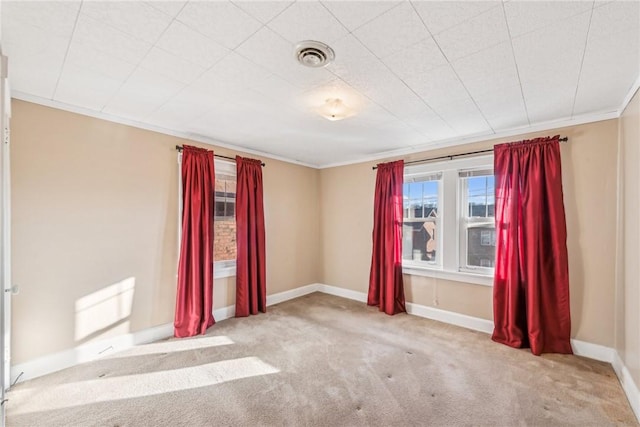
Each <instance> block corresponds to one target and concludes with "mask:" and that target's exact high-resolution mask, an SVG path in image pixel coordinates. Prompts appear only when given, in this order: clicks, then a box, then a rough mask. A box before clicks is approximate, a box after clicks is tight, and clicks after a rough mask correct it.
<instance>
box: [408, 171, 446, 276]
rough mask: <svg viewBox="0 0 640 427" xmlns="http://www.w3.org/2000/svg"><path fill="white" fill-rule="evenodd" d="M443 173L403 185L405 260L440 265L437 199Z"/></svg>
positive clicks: (420, 177) (414, 179) (423, 177)
mask: <svg viewBox="0 0 640 427" xmlns="http://www.w3.org/2000/svg"><path fill="white" fill-rule="evenodd" d="M441 175H442V174H439V173H436V174H428V175H423V176H417V177H414V178H411V181H413V182H405V183H404V185H403V215H402V216H403V222H402V236H403V237H402V238H403V242H402V258H403V259H406V260H411V261H425V262H427V263H429V264H432V265H438V264H439V256H438V254H439V252H440V251H439V250H438V236H439V235H440V230H439V226H440V221H439V220H438V200H439V198H440V178H441Z"/></svg>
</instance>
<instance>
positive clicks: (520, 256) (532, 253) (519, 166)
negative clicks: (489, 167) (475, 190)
mask: <svg viewBox="0 0 640 427" xmlns="http://www.w3.org/2000/svg"><path fill="white" fill-rule="evenodd" d="M558 139H559V137H558V136H554V137H553V138H538V139H534V140H531V141H522V142H516V143H510V144H500V145H496V146H495V147H494V162H495V165H494V174H495V185H496V233H497V236H496V267H495V277H494V287H493V313H494V321H495V329H494V331H493V336H492V339H493V340H494V341H497V342H500V343H503V344H506V345H508V346H511V347H516V348H524V347H531V352H532V353H533V354H536V355H540V354H541V353H565V354H571V353H572V351H571V343H570V337H571V316H570V308H569V267H568V257H567V227H566V222H565V214H564V204H563V200H562V171H561V165H560V144H559V141H558Z"/></svg>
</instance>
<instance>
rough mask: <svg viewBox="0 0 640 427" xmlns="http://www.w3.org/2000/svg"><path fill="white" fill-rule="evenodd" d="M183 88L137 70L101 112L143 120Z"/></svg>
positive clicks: (181, 85) (153, 74) (157, 76)
mask: <svg viewBox="0 0 640 427" xmlns="http://www.w3.org/2000/svg"><path fill="white" fill-rule="evenodd" d="M183 87H184V85H183V84H182V83H179V82H176V81H174V80H171V79H168V78H166V77H163V76H161V75H159V74H157V73H153V72H151V71H147V70H144V69H142V68H138V69H137V70H136V71H135V72H134V73H133V74H132V75H131V77H129V79H128V80H127V82H126V83H125V84H124V85H123V86H122V87H121V88H120V90H119V91H118V93H117V94H116V95H115V96H114V97H113V99H111V101H109V103H108V104H107V106H106V107H105V108H104V109H103V111H104V112H105V113H108V114H115V115H118V116H121V117H126V118H130V119H133V120H144V118H145V117H146V116H148V115H149V114H150V113H152V112H153V111H154V110H155V109H157V108H159V107H160V106H161V105H162V104H164V103H165V102H166V101H167V100H168V99H169V98H171V97H172V96H174V95H176V94H177V93H178V92H179V91H180V90H181V89H182V88H183Z"/></svg>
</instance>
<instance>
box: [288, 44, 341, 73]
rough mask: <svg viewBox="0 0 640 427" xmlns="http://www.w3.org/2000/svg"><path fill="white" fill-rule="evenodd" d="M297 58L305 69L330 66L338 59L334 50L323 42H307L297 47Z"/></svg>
mask: <svg viewBox="0 0 640 427" xmlns="http://www.w3.org/2000/svg"><path fill="white" fill-rule="evenodd" d="M295 56H296V59H297V60H298V62H299V63H301V64H302V65H304V66H305V67H311V68H320V67H324V66H326V65H328V64H329V63H331V61H333V60H334V58H335V57H336V55H335V53H334V52H333V49H331V48H330V47H329V46H327V45H326V44H324V43H322V42H317V41H314V40H305V41H302V42H300V43H298V44H297V45H296V49H295Z"/></svg>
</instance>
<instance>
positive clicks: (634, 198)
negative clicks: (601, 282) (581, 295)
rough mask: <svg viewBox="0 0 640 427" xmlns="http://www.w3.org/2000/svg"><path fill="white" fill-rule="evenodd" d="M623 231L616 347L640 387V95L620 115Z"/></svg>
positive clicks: (620, 236)
mask: <svg viewBox="0 0 640 427" xmlns="http://www.w3.org/2000/svg"><path fill="white" fill-rule="evenodd" d="M620 160H621V161H620V178H621V188H620V203H619V206H620V210H621V212H620V219H621V221H620V225H621V227H620V230H619V234H618V236H619V238H620V240H619V246H618V250H619V251H620V252H621V253H620V256H619V257H618V261H619V264H618V265H619V270H618V277H617V279H618V280H617V301H616V307H617V310H616V343H615V344H616V345H615V346H616V350H617V351H618V354H619V355H620V358H621V359H622V361H623V363H624V364H625V365H626V367H627V369H628V370H629V372H630V373H631V377H632V378H633V380H634V382H635V383H636V385H639V386H640V227H639V224H640V220H639V218H640V204H639V200H640V173H639V172H638V169H639V165H640V95H639V94H638V92H636V94H635V96H634V97H633V99H632V100H631V102H630V103H629V105H628V106H627V108H626V109H625V110H624V112H623V114H622V116H621V118H620Z"/></svg>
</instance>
